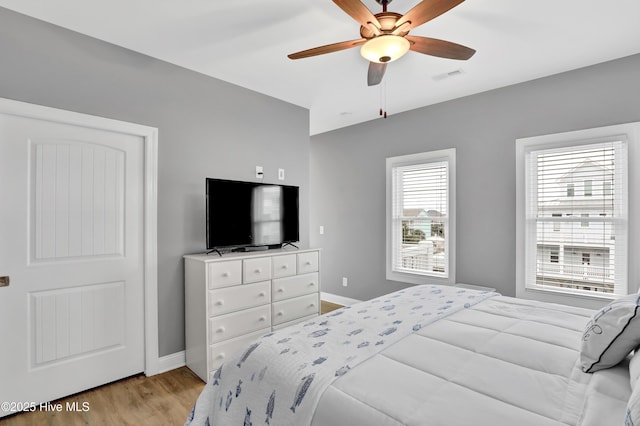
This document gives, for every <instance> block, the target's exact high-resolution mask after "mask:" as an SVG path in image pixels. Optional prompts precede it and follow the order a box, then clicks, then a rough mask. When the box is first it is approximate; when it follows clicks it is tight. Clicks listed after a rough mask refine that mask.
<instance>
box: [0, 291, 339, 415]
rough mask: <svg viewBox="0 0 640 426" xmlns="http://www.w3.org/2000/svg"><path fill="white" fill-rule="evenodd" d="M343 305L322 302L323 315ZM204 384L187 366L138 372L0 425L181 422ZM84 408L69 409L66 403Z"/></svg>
mask: <svg viewBox="0 0 640 426" xmlns="http://www.w3.org/2000/svg"><path fill="white" fill-rule="evenodd" d="M341 307H342V305H337V304H335V303H330V302H327V301H324V300H323V301H321V307H320V310H321V313H323V314H326V313H327V312H331V311H333V310H336V309H339V308H341ZM203 387H204V382H203V381H202V380H200V378H199V377H198V376H196V375H195V374H194V373H193V372H191V370H189V369H188V368H187V367H182V368H178V369H176V370H172V371H168V372H166V373H163V374H158V375H157V376H151V377H145V376H144V375H138V376H134V377H129V378H127V379H123V380H120V381H117V382H114V383H110V384H108V385H104V386H100V387H97V388H95V389H91V390H88V391H86V392H82V393H79V394H76V395H73V396H70V397H67V398H63V399H60V400H58V401H54V402H53V403H52V404H62V407H63V410H62V411H61V412H52V411H44V410H36V411H34V412H30V413H21V414H16V415H13V416H9V417H5V418H3V419H0V425H2V426H40V425H42V426H76V425H100V426H101V425H105V426H107V425H108V426H111V425H182V424H184V421H185V420H186V418H187V416H188V415H189V412H190V411H191V408H192V407H193V404H194V403H195V402H196V399H198V395H200V392H201V391H202V388H203ZM74 403H76V406H77V407H78V408H80V409H82V408H83V407H88V410H87V411H84V412H82V411H79V412H74V411H68V410H67V409H66V408H67V404H69V405H73V404H74Z"/></svg>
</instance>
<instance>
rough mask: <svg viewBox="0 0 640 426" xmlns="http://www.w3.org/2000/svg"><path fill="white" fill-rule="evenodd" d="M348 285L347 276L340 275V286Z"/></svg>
mask: <svg viewBox="0 0 640 426" xmlns="http://www.w3.org/2000/svg"><path fill="white" fill-rule="evenodd" d="M348 285H349V280H348V279H347V277H342V287H346V286H348Z"/></svg>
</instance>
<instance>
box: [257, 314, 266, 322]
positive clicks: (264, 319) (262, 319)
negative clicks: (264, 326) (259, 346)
mask: <svg viewBox="0 0 640 426" xmlns="http://www.w3.org/2000/svg"><path fill="white" fill-rule="evenodd" d="M266 320H267V317H265V316H264V315H263V316H261V317H260V318H258V321H260V322H264V321H266Z"/></svg>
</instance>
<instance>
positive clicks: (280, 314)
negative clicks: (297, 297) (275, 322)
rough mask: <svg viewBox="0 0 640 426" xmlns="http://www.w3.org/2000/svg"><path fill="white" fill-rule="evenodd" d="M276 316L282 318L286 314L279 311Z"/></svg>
mask: <svg viewBox="0 0 640 426" xmlns="http://www.w3.org/2000/svg"><path fill="white" fill-rule="evenodd" d="M276 315H277V316H279V317H281V316H283V315H284V312H282V311H279V312H278V313H277V314H276Z"/></svg>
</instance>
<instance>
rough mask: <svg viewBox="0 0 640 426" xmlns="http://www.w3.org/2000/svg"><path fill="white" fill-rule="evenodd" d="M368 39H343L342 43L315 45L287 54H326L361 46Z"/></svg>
mask: <svg viewBox="0 0 640 426" xmlns="http://www.w3.org/2000/svg"><path fill="white" fill-rule="evenodd" d="M366 41H367V39H365V38H361V39H358V40H349V41H341V42H340V43H333V44H327V45H326V46H320V47H314V48H313V49H307V50H303V51H301V52H296V53H292V54H290V55H287V56H288V57H289V59H302V58H308V57H310V56H317V55H324V54H325V53H332V52H338V51H340V50H345V49H350V48H352V47H356V46H360V45H361V44H364V43H365V42H366Z"/></svg>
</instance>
